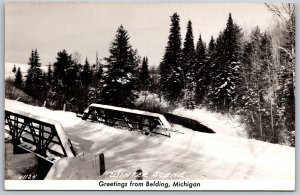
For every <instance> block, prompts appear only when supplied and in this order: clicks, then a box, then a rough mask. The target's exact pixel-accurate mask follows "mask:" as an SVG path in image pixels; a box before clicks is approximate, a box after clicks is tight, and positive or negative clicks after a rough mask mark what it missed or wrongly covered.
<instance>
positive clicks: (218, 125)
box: [172, 108, 247, 137]
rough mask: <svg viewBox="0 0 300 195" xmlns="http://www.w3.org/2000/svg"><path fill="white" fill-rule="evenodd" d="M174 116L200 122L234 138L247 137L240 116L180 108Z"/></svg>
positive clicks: (174, 112)
mask: <svg viewBox="0 0 300 195" xmlns="http://www.w3.org/2000/svg"><path fill="white" fill-rule="evenodd" d="M172 113H173V114H176V115H179V116H182V117H187V118H191V119H194V120H196V121H199V122H200V123H201V124H203V125H205V126H207V127H209V128H211V129H212V130H213V131H214V132H216V133H219V134H223V135H229V136H233V137H246V136H247V134H246V130H245V128H244V125H242V124H241V123H240V122H239V118H238V116H234V117H232V116H229V115H222V114H220V113H213V112H211V111H208V110H206V109H194V110H189V109H184V108H178V109H176V110H174V111H173V112H172Z"/></svg>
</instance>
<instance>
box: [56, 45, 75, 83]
mask: <svg viewBox="0 0 300 195" xmlns="http://www.w3.org/2000/svg"><path fill="white" fill-rule="evenodd" d="M73 65H74V61H73V60H72V55H69V54H68V53H67V51H66V50H62V51H60V52H58V53H57V57H56V62H55V63H54V64H53V66H54V70H53V76H54V78H55V80H57V81H58V82H61V84H62V85H64V86H65V87H68V86H69V84H71V83H72V82H74V78H70V77H72V76H73V75H72V76H71V75H68V73H69V72H70V71H71V70H72V66H73Z"/></svg>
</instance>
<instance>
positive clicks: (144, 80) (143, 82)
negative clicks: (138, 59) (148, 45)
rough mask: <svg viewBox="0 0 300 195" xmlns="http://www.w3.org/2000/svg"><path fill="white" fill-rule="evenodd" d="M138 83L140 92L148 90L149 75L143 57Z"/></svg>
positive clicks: (146, 63) (146, 59) (145, 58)
mask: <svg viewBox="0 0 300 195" xmlns="http://www.w3.org/2000/svg"><path fill="white" fill-rule="evenodd" d="M139 82H140V86H141V89H142V90H147V89H149V84H150V75H149V68H148V58H147V57H144V58H143V62H142V67H141V68H140V71H139Z"/></svg>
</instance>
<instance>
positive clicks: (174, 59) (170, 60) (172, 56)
mask: <svg viewBox="0 0 300 195" xmlns="http://www.w3.org/2000/svg"><path fill="white" fill-rule="evenodd" d="M179 22H180V19H179V15H178V14H177V13H174V14H173V15H172V16H171V28H170V35H169V40H168V43H167V47H166V51H165V54H164V56H163V60H162V62H161V63H160V83H161V88H162V89H161V90H162V92H163V94H164V96H165V97H166V99H167V100H169V101H172V102H173V103H174V101H177V100H179V98H180V97H182V91H183V89H184V79H183V69H182V67H181V66H182V50H181V34H180V26H179Z"/></svg>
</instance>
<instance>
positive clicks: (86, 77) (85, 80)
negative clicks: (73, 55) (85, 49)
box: [81, 58, 92, 86]
mask: <svg viewBox="0 0 300 195" xmlns="http://www.w3.org/2000/svg"><path fill="white" fill-rule="evenodd" d="M91 74H92V73H91V69H90V64H89V62H88V59H87V58H85V63H84V65H83V68H82V72H81V82H82V84H83V85H84V86H89V85H90V83H91V79H92V75H91Z"/></svg>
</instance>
